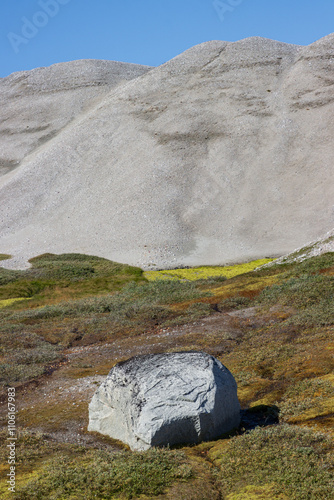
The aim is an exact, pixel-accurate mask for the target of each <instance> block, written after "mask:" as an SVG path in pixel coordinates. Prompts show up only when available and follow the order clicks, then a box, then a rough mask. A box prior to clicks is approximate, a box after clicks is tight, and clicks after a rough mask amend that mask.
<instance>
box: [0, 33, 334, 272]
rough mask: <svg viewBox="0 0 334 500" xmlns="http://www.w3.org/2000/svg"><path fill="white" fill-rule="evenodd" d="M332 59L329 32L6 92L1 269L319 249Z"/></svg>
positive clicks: (330, 159) (332, 125)
mask: <svg viewBox="0 0 334 500" xmlns="http://www.w3.org/2000/svg"><path fill="white" fill-rule="evenodd" d="M333 56H334V35H333V34H332V35H328V36H327V37H325V38H322V39H321V40H319V41H317V42H315V43H313V44H311V45H310V46H307V47H302V46H296V45H290V44H284V43H281V42H276V41H273V40H268V39H263V38H258V37H254V38H248V39H245V40H241V41H238V42H221V41H212V42H207V43H204V44H201V45H198V46H195V47H193V48H191V49H189V50H188V51H186V52H184V53H183V54H181V55H179V56H177V57H176V58H174V59H172V60H171V61H169V62H167V63H166V64H163V65H162V66H160V67H158V68H154V69H151V68H147V67H138V66H129V65H122V64H121V63H113V62H107V61H103V62H101V61H75V62H72V63H64V64H60V65H55V66H52V67H51V68H46V69H38V70H33V71H32V72H24V73H16V74H14V75H11V76H9V77H8V78H6V79H4V80H2V81H0V102H1V107H0V123H1V130H0V140H1V145H0V158H2V173H3V175H2V176H1V177H0V202H1V216H0V252H1V253H9V254H12V255H13V256H14V258H13V259H11V260H8V261H4V262H3V263H2V265H4V266H6V267H13V268H15V267H21V268H22V267H25V266H26V265H27V260H28V259H29V258H31V257H33V256H35V255H38V254H41V253H44V252H53V253H63V252H80V253H87V254H94V255H99V256H102V257H106V258H109V259H112V260H115V261H119V262H124V263H130V264H133V265H139V266H140V267H143V268H145V269H154V268H172V267H177V266H192V265H203V264H212V265H215V264H226V263H232V262H236V261H243V260H250V259H255V258H259V257H263V256H274V257H276V256H280V255H283V254H285V253H288V252H291V251H292V250H294V249H295V248H297V247H300V246H302V245H304V244H306V243H307V242H308V241H312V240H314V239H316V238H319V237H320V236H321V235H322V234H324V233H325V232H327V231H329V230H331V229H332V228H333V227H334V210H333V198H334V196H333V195H334V183H333V182H332V179H333V173H334V148H333V136H334V120H333V110H334V104H333V103H334V91H333V89H334V67H333V66H334V63H333V61H334V57H333ZM131 78H132V80H131ZM125 80H130V81H125ZM27 127H28V128H27ZM43 127H45V128H43Z"/></svg>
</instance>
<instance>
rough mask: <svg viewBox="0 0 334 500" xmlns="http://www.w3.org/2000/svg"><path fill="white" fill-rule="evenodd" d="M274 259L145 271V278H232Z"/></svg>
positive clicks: (188, 279)
mask: <svg viewBox="0 0 334 500" xmlns="http://www.w3.org/2000/svg"><path fill="white" fill-rule="evenodd" d="M273 260H274V259H259V260H253V261H251V262H247V263H244V264H236V265H234V266H201V267H192V268H190V269H167V270H163V271H146V272H145V273H144V276H145V278H147V279H148V280H149V281H154V280H158V279H159V280H164V279H165V280H166V279H167V280H171V279H175V280H187V281H195V280H199V279H208V278H214V277H217V276H224V277H225V278H233V277H234V276H238V275H239V274H244V273H248V272H250V271H253V270H254V269H256V268H257V267H260V266H263V265H264V264H268V262H272V261H273Z"/></svg>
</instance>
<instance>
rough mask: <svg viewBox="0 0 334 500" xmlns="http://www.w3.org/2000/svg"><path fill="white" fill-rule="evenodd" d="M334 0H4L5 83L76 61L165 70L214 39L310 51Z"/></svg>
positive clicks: (327, 24)
mask: <svg viewBox="0 0 334 500" xmlns="http://www.w3.org/2000/svg"><path fill="white" fill-rule="evenodd" d="M333 31H334V0H1V5H0V37H1V39H0V47H1V59H0V63H1V64H0V77H4V76H7V75H9V74H10V73H13V72H14V71H21V70H26V69H32V68H36V67H40V66H49V65H51V64H54V63H57V62H63V61H71V60H74V59H109V60H116V61H125V62H133V63H138V64H148V65H151V66H158V65H160V64H162V63H164V62H166V61H168V60H169V59H171V58H172V57H174V56H176V55H177V54H180V53H181V52H183V51H184V50H186V49H188V48H189V47H192V46H193V45H196V44H198V43H201V42H205V41H208V40H226V41H236V40H240V39H242V38H246V37H249V36H262V37H266V38H272V39H275V40H279V41H282V42H287V43H295V44H299V45H308V44H309V43H312V42H314V41H315V40H317V39H319V38H321V37H323V36H325V35H328V34H329V33H331V32H333Z"/></svg>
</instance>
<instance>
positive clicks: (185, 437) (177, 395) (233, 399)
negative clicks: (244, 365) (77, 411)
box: [88, 352, 240, 450]
mask: <svg viewBox="0 0 334 500" xmlns="http://www.w3.org/2000/svg"><path fill="white" fill-rule="evenodd" d="M239 422H240V405H239V401H238V397H237V384H236V382H235V380H234V378H233V376H232V374H231V373H230V372H229V370H228V369H227V368H226V367H225V366H223V365H222V363H221V362H220V361H218V360H217V359H216V358H214V357H213V356H210V355H209V354H206V353H203V352H178V353H166V354H149V355H145V356H136V357H134V358H131V359H129V360H127V361H125V362H122V363H118V364H117V365H116V366H115V367H114V368H112V370H111V371H110V373H109V375H108V377H107V378H106V380H105V382H103V384H102V385H101V386H100V387H99V388H98V389H97V391H96V392H95V394H94V396H93V398H92V401H91V403H90V405H89V425H88V430H89V431H96V432H100V433H101V434H105V435H108V436H111V437H112V438H115V439H118V440H120V441H123V442H124V443H126V444H128V445H129V446H130V448H131V449H132V450H146V449H148V448H150V447H151V446H167V445H173V444H177V443H197V442H200V441H203V440H209V439H213V438H215V437H217V436H219V435H221V434H222V433H224V432H228V431H230V430H231V429H233V428H234V427H236V426H238V425H239Z"/></svg>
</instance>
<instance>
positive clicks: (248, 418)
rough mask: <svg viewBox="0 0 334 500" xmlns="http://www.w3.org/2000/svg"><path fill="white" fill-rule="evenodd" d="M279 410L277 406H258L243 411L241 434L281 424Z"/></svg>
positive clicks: (241, 413)
mask: <svg viewBox="0 0 334 500" xmlns="http://www.w3.org/2000/svg"><path fill="white" fill-rule="evenodd" d="M279 412H280V410H279V408H278V406H276V405H256V406H252V407H251V408H247V409H245V410H241V412H240V416H241V421H240V426H239V432H241V433H244V432H247V431H250V430H252V429H255V428H256V427H265V426H267V425H277V424H279Z"/></svg>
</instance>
